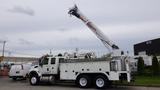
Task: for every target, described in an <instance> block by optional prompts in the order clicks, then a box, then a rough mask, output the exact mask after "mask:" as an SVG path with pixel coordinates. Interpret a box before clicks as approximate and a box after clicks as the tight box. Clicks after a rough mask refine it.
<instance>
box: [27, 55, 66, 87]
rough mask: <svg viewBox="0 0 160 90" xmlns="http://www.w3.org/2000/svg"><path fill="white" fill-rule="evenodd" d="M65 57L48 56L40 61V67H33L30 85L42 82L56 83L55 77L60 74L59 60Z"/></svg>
mask: <svg viewBox="0 0 160 90" xmlns="http://www.w3.org/2000/svg"><path fill="white" fill-rule="evenodd" d="M61 59H64V58H63V57H58V56H57V57H52V56H46V57H43V58H40V59H39V65H38V66H35V67H32V68H31V69H30V72H29V77H30V84H31V85H36V84H38V83H39V81H41V80H47V81H49V82H51V83H54V81H55V80H54V79H55V76H57V75H58V74H59V60H61Z"/></svg>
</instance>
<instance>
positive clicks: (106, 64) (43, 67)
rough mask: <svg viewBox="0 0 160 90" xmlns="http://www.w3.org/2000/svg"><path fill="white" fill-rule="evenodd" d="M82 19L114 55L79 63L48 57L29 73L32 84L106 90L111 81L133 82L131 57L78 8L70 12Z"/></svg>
mask: <svg viewBox="0 0 160 90" xmlns="http://www.w3.org/2000/svg"><path fill="white" fill-rule="evenodd" d="M68 13H69V14H71V15H74V16H75V17H77V18H79V19H81V20H82V21H83V22H84V23H85V24H86V25H87V26H88V27H89V28H90V29H91V30H92V31H93V32H94V34H96V36H97V37H98V38H99V39H100V40H101V41H102V42H103V44H104V45H105V46H106V47H107V48H111V49H112V52H111V53H109V54H108V55H106V56H105V57H102V58H86V59H79V58H78V57H75V58H72V59H70V58H66V57H65V56H63V55H58V56H45V57H43V58H41V59H40V60H41V63H40V65H39V66H37V67H34V68H32V69H30V73H29V76H30V84H31V85H37V84H38V83H39V82H40V81H41V80H46V79H47V80H48V81H49V82H51V83H52V84H55V83H56V82H60V81H62V82H63V81H75V83H76V84H77V85H78V86H79V87H81V88H86V87H90V86H91V85H94V86H96V87H97V88H105V87H106V86H108V85H109V84H110V82H112V81H118V80H127V81H128V82H130V80H131V77H130V68H129V60H130V57H129V56H128V55H125V54H124V53H123V52H122V51H120V50H119V47H118V46H117V45H115V44H114V43H113V42H111V41H110V40H109V39H108V38H107V37H106V36H105V35H104V34H103V33H102V32H101V31H100V30H99V29H98V28H97V27H96V26H95V25H94V24H93V23H92V22H91V21H89V20H88V19H87V18H86V17H85V16H84V15H83V14H82V13H81V12H80V11H79V9H78V8H77V6H76V5H75V6H74V7H73V8H71V9H70V10H69V12H68Z"/></svg>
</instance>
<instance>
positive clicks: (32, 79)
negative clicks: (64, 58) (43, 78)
mask: <svg viewBox="0 0 160 90" xmlns="http://www.w3.org/2000/svg"><path fill="white" fill-rule="evenodd" d="M39 80H40V79H39V77H38V76H35V75H33V76H30V78H29V82H30V84H31V85H37V84H38V83H39Z"/></svg>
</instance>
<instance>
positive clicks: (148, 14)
mask: <svg viewBox="0 0 160 90" xmlns="http://www.w3.org/2000/svg"><path fill="white" fill-rule="evenodd" d="M75 3H76V4H77V6H78V7H79V9H80V10H81V12H82V13H84V14H85V15H86V16H87V17H88V18H89V19H90V20H91V21H92V22H94V23H95V25H97V27H99V28H100V29H101V31H102V32H103V33H104V34H105V35H106V36H108V37H109V38H110V39H111V40H112V41H113V42H115V43H116V44H117V45H118V46H119V47H120V48H121V49H122V50H125V51H129V52H130V53H133V44H135V43H139V42H142V41H146V40H150V39H155V38H159V37H160V0H0V41H3V40H6V41H7V43H6V48H5V49H6V53H5V55H10V56H38V57H39V56H41V55H43V54H46V53H49V51H50V49H51V50H52V52H53V54H56V53H61V52H73V51H74V50H75V48H79V51H80V52H89V51H94V52H96V53H97V54H98V55H99V54H105V53H107V52H108V50H107V49H106V48H105V47H104V46H103V44H102V43H101V42H100V40H99V39H98V38H97V37H96V36H95V35H94V34H93V33H92V32H91V31H90V30H89V29H88V28H87V27H86V26H85V25H84V24H83V23H82V22H81V21H80V20H78V19H77V18H75V17H70V16H69V15H68V13H67V12H68V9H69V8H71V7H72V6H73V5H74V4H75ZM0 47H2V43H0ZM0 50H1V51H2V48H0Z"/></svg>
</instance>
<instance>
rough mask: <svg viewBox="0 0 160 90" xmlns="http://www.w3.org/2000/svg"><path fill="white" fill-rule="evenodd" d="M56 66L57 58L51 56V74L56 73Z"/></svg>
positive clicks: (57, 65) (57, 63)
mask: <svg viewBox="0 0 160 90" xmlns="http://www.w3.org/2000/svg"><path fill="white" fill-rule="evenodd" d="M56 59H57V60H56ZM58 67H59V59H58V58H51V62H50V73H51V74H58Z"/></svg>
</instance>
